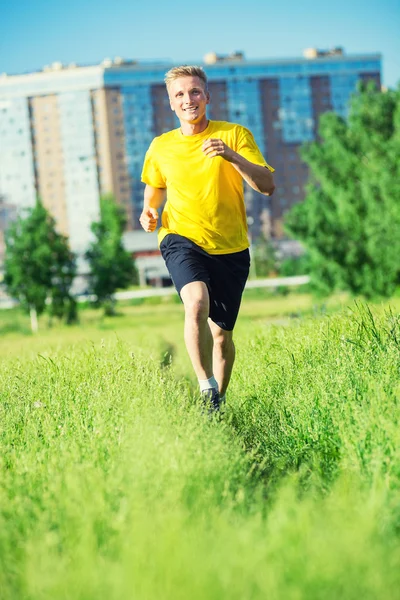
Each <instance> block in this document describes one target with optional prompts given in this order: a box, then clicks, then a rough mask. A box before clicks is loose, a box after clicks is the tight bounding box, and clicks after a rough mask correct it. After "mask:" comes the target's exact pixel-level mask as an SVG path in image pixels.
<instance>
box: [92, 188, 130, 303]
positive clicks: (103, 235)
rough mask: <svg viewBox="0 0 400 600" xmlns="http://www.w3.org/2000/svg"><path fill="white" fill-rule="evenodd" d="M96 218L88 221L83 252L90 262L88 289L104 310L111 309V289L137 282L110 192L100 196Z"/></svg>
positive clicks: (121, 214)
mask: <svg viewBox="0 0 400 600" xmlns="http://www.w3.org/2000/svg"><path fill="white" fill-rule="evenodd" d="M100 212H101V218H100V221H98V222H95V223H93V224H92V228H91V229H92V231H93V233H94V235H95V238H96V239H95V240H94V242H93V243H92V244H91V245H90V247H89V250H88V251H87V253H86V258H87V260H88V262H89V265H90V276H89V290H90V293H92V294H94V295H95V296H96V298H97V301H96V304H97V305H98V306H104V307H105V312H106V314H113V313H114V304H115V300H114V293H115V292H116V291H117V290H118V289H124V288H127V287H129V286H130V285H133V284H138V283H139V277H138V273H137V269H136V266H135V262H134V259H133V258H132V257H131V255H130V254H129V252H127V251H126V250H125V249H124V247H123V244H122V234H123V231H124V228H125V225H126V217H125V214H124V211H123V209H122V208H121V207H119V206H118V205H117V204H116V203H115V200H114V198H113V197H112V196H111V195H108V196H104V197H102V198H101V200H100Z"/></svg>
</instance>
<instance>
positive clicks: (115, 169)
mask: <svg viewBox="0 0 400 600" xmlns="http://www.w3.org/2000/svg"><path fill="white" fill-rule="evenodd" d="M172 66H173V65H172V64H166V63H146V62H143V63H138V62H135V61H124V60H122V59H119V58H117V59H115V60H108V59H106V60H105V61H103V63H102V64H100V65H97V66H89V67H80V66H76V65H75V64H72V65H68V66H65V65H62V64H60V63H54V64H53V65H51V66H49V67H45V68H44V69H43V70H42V71H40V72H37V73H30V74H26V75H5V74H3V75H1V76H0V198H1V199H2V203H3V205H4V206H5V207H7V211H8V212H7V214H11V213H12V211H13V210H14V211H18V210H20V209H21V208H23V207H29V206H32V205H33V204H34V202H35V198H36V197H37V196H40V198H41V199H42V202H43V203H44V205H45V206H46V207H47V208H48V209H49V210H50V211H51V212H52V213H53V214H54V216H55V217H56V219H57V223H58V227H59V229H60V231H62V232H64V233H66V234H68V235H69V237H70V241H71V246H72V248H73V249H74V250H75V251H77V252H78V253H80V254H82V253H83V252H84V251H85V250H86V248H87V245H88V242H89V240H90V235H91V234H90V224H91V222H92V221H93V220H94V219H96V218H97V217H98V215H99V197H100V195H101V194H105V193H112V194H114V196H115V197H116V199H117V201H118V202H119V203H120V204H121V205H122V206H123V207H124V208H125V210H126V213H127V216H128V223H129V228H130V229H135V228H137V227H139V224H138V217H139V215H140V212H141V206H142V202H143V184H142V183H141V182H140V175H141V170H142V165H143V159H144V155H145V152H146V150H147V148H148V146H149V144H150V142H151V140H152V139H153V137H154V136H156V135H159V134H161V133H163V132H165V131H168V130H170V129H172V128H174V127H176V126H178V123H177V121H176V118H175V115H174V113H173V112H172V111H171V109H170V106H169V101H168V96H167V93H166V90H165V86H164V83H163V77H164V74H165V72H166V71H167V70H168V69H169V68H171V67H172ZM204 66H205V69H206V72H207V75H208V78H209V89H210V93H211V104H210V107H209V117H210V118H212V119H217V120H229V121H233V122H237V123H241V124H242V125H244V126H246V127H249V129H251V131H252V132H253V134H254V136H255V139H256V141H257V143H258V145H259V147H260V149H261V150H262V152H263V153H264V155H265V156H266V157H267V160H268V161H269V163H270V164H272V165H273V166H274V167H275V169H276V175H275V180H276V185H277V189H276V191H275V193H274V195H273V196H272V197H271V198H266V197H265V196H262V195H261V194H258V193H256V192H253V190H250V188H247V189H246V194H245V197H246V202H247V210H248V215H249V225H250V233H251V235H252V237H253V238H255V237H257V236H258V235H260V234H261V233H265V234H268V233H270V234H271V235H272V236H275V237H279V236H281V235H282V216H283V215H284V212H285V211H286V210H287V209H288V208H289V207H290V206H291V205H292V204H293V203H295V202H298V201H300V200H301V199H302V198H303V195H304V184H305V182H306V179H307V175H308V171H307V167H306V165H304V164H303V163H302V161H301V159H300V157H299V154H298V149H299V147H300V146H301V145H302V144H303V143H304V142H307V141H310V140H313V139H315V136H316V132H317V126H318V119H319V116H320V115H321V113H323V112H326V111H330V110H333V111H335V112H336V113H338V114H339V115H342V116H343V117H346V114H347V107H348V101H349V97H350V95H351V93H352V92H353V91H355V89H356V84H357V82H358V81H360V80H362V81H366V80H373V81H375V82H376V84H377V85H378V86H380V72H381V57H380V55H378V54H375V55H355V56H354V55H353V56H346V55H344V54H343V51H342V50H341V49H340V48H337V49H334V50H333V51H329V52H320V51H317V50H314V49H309V50H307V51H306V52H305V56H304V57H303V58H297V59H281V60H246V59H245V58H244V56H243V54H242V53H238V52H237V53H235V54H233V55H230V56H223V57H219V56H217V55H215V54H209V55H207V56H206V57H205V59H204Z"/></svg>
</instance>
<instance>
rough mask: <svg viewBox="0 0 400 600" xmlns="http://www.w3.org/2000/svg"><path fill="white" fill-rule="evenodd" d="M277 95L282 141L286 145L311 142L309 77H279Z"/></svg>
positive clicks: (311, 119) (311, 123) (312, 120)
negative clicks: (278, 98)
mask: <svg viewBox="0 0 400 600" xmlns="http://www.w3.org/2000/svg"><path fill="white" fill-rule="evenodd" d="M279 95H280V107H279V111H278V115H279V121H280V125H281V126H280V129H281V131H282V135H283V141H284V142H285V143H288V144H292V143H297V144H300V143H303V142H309V141H311V140H312V139H313V128H314V119H313V109H312V98H311V88H310V79H309V77H303V76H298V77H280V78H279Z"/></svg>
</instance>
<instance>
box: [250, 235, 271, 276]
mask: <svg viewBox="0 0 400 600" xmlns="http://www.w3.org/2000/svg"><path fill="white" fill-rule="evenodd" d="M252 261H253V263H254V272H255V274H256V276H257V277H268V275H271V273H272V272H274V271H275V269H276V256H275V248H274V247H273V245H272V244H271V241H270V240H269V239H267V238H265V237H263V236H260V237H259V238H257V239H256V240H255V242H254V243H253V245H252Z"/></svg>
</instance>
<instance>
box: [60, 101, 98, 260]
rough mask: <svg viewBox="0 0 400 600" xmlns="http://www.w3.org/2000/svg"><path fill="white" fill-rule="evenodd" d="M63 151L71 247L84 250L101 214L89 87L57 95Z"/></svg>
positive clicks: (79, 251)
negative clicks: (93, 225) (91, 228)
mask: <svg viewBox="0 0 400 600" xmlns="http://www.w3.org/2000/svg"><path fill="white" fill-rule="evenodd" d="M58 103H59V109H60V122H61V140H62V149H63V155H64V179H65V198H66V207H67V219H68V230H69V238H70V243H71V247H72V248H74V250H75V251H77V252H78V253H84V252H85V250H86V249H87V245H88V243H89V241H90V239H91V232H90V225H91V223H92V222H93V221H94V220H96V219H98V218H99V185H98V178H97V167H96V152H95V146H94V131H93V118H92V105H91V99H90V92H89V91H79V92H69V93H63V94H60V95H59V97H58Z"/></svg>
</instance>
